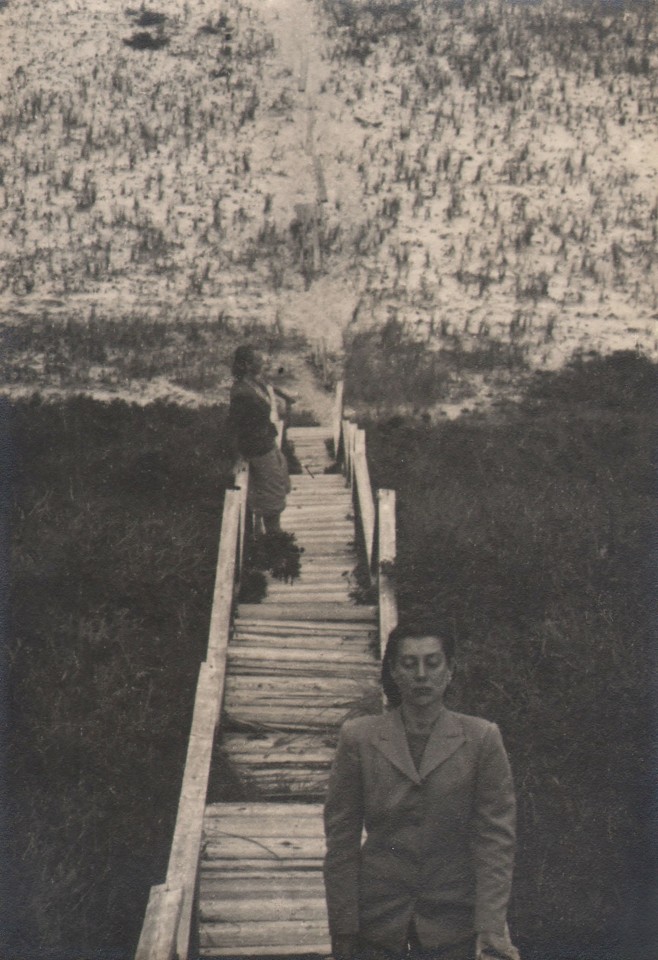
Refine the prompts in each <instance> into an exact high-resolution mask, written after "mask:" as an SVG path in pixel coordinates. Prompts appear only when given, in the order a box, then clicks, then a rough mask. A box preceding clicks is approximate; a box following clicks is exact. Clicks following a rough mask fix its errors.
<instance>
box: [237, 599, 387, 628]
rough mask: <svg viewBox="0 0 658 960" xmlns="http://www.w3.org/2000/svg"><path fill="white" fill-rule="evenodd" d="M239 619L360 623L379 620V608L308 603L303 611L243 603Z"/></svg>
mask: <svg viewBox="0 0 658 960" xmlns="http://www.w3.org/2000/svg"><path fill="white" fill-rule="evenodd" d="M238 618H239V619H245V620H279V621H285V620H295V621H297V620H301V621H304V620H312V621H314V622H322V621H329V622H331V621H337V620H340V621H345V622H347V623H351V622H354V623H359V622H363V621H368V622H371V623H375V622H376V620H377V607H372V606H355V605H353V604H349V603H308V604H306V605H305V606H304V607H303V608H302V609H300V608H299V607H296V608H295V610H294V611H291V610H289V609H288V608H287V607H286V605H285V604H275V603H241V604H240V605H239V606H238Z"/></svg>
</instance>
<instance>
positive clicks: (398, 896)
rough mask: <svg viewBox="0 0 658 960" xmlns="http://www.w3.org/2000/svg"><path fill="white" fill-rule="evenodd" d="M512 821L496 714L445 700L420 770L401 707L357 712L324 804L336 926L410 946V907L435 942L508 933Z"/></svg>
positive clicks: (427, 940) (343, 737)
mask: <svg viewBox="0 0 658 960" xmlns="http://www.w3.org/2000/svg"><path fill="white" fill-rule="evenodd" d="M364 827H365V830H366V833H367V837H366V840H365V843H363V845H362V843H361V841H362V831H363V828H364ZM514 831H515V800H514V787H513V784H512V776H511V771H510V766H509V762H508V759H507V754H506V753H505V748H504V746H503V742H502V738H501V736H500V731H499V730H498V727H497V726H496V725H495V724H494V723H489V722H488V721H486V720H481V719H479V718H477V717H469V716H466V715H464V714H460V713H453V712H452V711H450V710H447V709H446V710H444V712H443V713H442V715H441V716H440V718H439V719H438V721H437V723H436V725H435V727H434V730H433V732H432V735H431V737H430V740H429V742H428V744H427V747H426V749H425V753H424V755H423V759H422V762H421V766H420V770H419V771H417V770H416V768H415V766H414V763H413V761H412V759H411V755H410V753H409V748H408V745H407V738H406V734H405V731H404V726H403V723H402V716H401V713H400V710H399V709H397V710H392V711H390V712H389V713H387V714H384V715H382V716H375V717H360V718H358V719H356V720H349V721H347V722H346V723H345V724H344V725H343V728H342V730H341V734H340V740H339V744H338V749H337V751H336V757H335V760H334V765H333V769H332V774H331V779H330V784H329V792H328V796H327V801H326V805H325V832H326V838H327V855H326V859H325V868H324V876H325V886H326V893H327V906H328V912H329V928H330V931H331V934H332V937H336V936H341V935H343V936H346V935H355V934H358V935H359V936H361V937H362V938H364V939H366V940H368V941H371V942H373V943H376V944H380V945H382V946H384V947H387V948H388V949H390V950H396V951H397V950H403V949H404V947H405V945H406V938H407V931H408V929H409V923H410V921H411V918H412V917H414V919H415V924H416V931H417V934H418V937H419V939H420V942H421V945H422V946H423V947H424V948H428V949H431V948H433V947H438V946H441V945H446V944H449V943H457V942H460V941H461V940H465V939H467V938H468V937H470V936H474V935H475V934H476V933H479V932H482V931H490V932H492V933H500V934H503V932H504V930H505V921H506V914H507V904H508V901H509V896H510V888H511V882H512V869H513V861H514Z"/></svg>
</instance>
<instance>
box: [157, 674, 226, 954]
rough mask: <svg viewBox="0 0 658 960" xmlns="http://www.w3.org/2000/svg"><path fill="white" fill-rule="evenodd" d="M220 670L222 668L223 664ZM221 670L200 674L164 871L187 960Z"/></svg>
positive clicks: (180, 946) (180, 947) (179, 942)
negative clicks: (179, 898)
mask: <svg viewBox="0 0 658 960" xmlns="http://www.w3.org/2000/svg"><path fill="white" fill-rule="evenodd" d="M222 667H223V664H222ZM222 681H223V669H222V670H220V671H217V670H215V669H214V668H213V667H212V666H211V665H210V664H208V663H203V664H202V665H201V669H200V671H199V680H198V684H197V692H196V698H195V701H194V715H193V718H192V730H191V733H190V740H189V744H188V750H187V759H186V762H185V770H184V772H183V785H182V788H181V794H180V802H179V805H178V813H177V816H176V826H175V828H174V837H173V840H172V844H171V852H170V854H169V865H168V867H167V886H168V887H169V888H170V889H181V890H182V891H183V902H182V907H181V916H180V921H179V924H178V932H177V937H176V949H177V951H178V954H179V955H180V956H186V953H187V949H188V946H189V940H190V929H191V923H192V910H193V901H194V889H195V884H196V875H197V869H198V864H199V853H200V845H201V834H202V828H203V813H204V808H205V802H206V793H207V790H208V777H209V774H210V761H211V757H212V747H213V740H214V732H215V725H216V723H217V716H218V712H219V709H220V706H221V692H222V688H223V682H222Z"/></svg>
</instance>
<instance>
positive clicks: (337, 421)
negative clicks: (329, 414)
mask: <svg viewBox="0 0 658 960" xmlns="http://www.w3.org/2000/svg"><path fill="white" fill-rule="evenodd" d="M342 417H343V381H342V380H339V381H338V383H337V384H336V400H335V403H334V460H336V462H338V457H339V454H340V425H341V420H342ZM343 446H344V444H343ZM343 459H345V453H344V451H343Z"/></svg>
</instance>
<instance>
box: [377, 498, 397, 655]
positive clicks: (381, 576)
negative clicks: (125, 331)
mask: <svg viewBox="0 0 658 960" xmlns="http://www.w3.org/2000/svg"><path fill="white" fill-rule="evenodd" d="M377 499H378V504H377V506H378V510H379V567H378V572H377V583H378V593H379V655H380V657H383V656H384V651H385V650H386V644H387V642H388V637H389V634H390V632H391V630H392V629H393V627H395V625H396V624H397V622H398V609H397V601H396V597H395V587H394V585H393V580H392V579H391V577H390V576H389V574H388V573H387V572H386V564H388V563H392V562H394V561H395V556H396V535H395V490H379V491H378V495H377ZM382 564H384V567H383V568H382Z"/></svg>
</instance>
